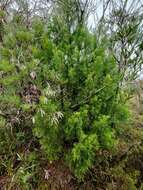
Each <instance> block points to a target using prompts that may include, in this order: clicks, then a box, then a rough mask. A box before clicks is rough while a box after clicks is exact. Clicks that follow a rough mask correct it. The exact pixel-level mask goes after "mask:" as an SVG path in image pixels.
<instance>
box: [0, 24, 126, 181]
mask: <svg viewBox="0 0 143 190" xmlns="http://www.w3.org/2000/svg"><path fill="white" fill-rule="evenodd" d="M52 22H53V23H50V24H49V25H48V26H47V27H45V26H44V25H43V24H42V22H40V23H39V21H37V23H36V22H33V25H32V27H31V29H27V28H26V27H25V26H20V27H17V29H16V30H15V27H16V26H17V24H16V23H14V24H13V26H11V27H5V32H6V33H5V35H4V38H3V39H4V40H3V45H2V47H1V53H0V57H1V61H0V71H1V76H2V77H1V79H0V84H1V86H2V91H1V97H0V106H1V108H2V113H1V115H3V116H4V117H5V118H6V121H7V122H8V123H10V125H12V126H13V125H14V126H16V127H18V130H19V127H22V130H24V131H25V130H26V128H29V130H30V136H31V137H32V138H33V135H32V134H31V129H32V130H33V133H34V135H35V136H36V137H38V139H39V142H40V144H41V146H42V148H43V149H44V151H45V153H46V155H47V159H48V160H50V161H53V160H56V159H60V158H63V159H65V160H66V162H67V164H68V165H69V166H70V167H71V169H72V171H73V172H74V174H75V175H76V176H77V177H78V178H83V177H84V174H86V172H87V171H88V170H89V168H91V167H92V166H93V164H94V163H95V162H96V159H95V157H96V152H97V151H100V150H104V149H105V150H114V148H115V146H116V144H117V143H118V136H117V132H118V126H119V125H120V124H121V123H122V124H123V123H125V122H126V120H127V118H128V114H127V109H126V106H125V105H124V101H122V98H121V96H120V89H119V86H120V75H119V73H118V68H117V65H116V62H115V60H114V58H113V56H112V55H111V54H110V53H109V52H108V51H107V49H108V44H107V43H106V42H107V41H108V40H106V41H104V40H103V41H102V42H100V43H99V42H98V43H97V41H96V37H95V35H94V34H92V33H90V31H89V30H88V29H87V28H86V27H84V26H79V27H77V28H76V30H75V31H74V32H73V33H71V32H69V31H68V30H67V29H66V26H65V25H64V24H63V27H61V31H60V35H59V31H58V28H56V27H57V25H56V24H55V25H54V21H52ZM39 24H40V25H39ZM9 30H11V32H9V33H7V32H8V31H9ZM9 115H11V117H10V118H9V117H8V116H9ZM27 118H28V119H27ZM32 121H33V122H32ZM2 122H3V119H2V120H1V123H2ZM29 138H30V137H29Z"/></svg>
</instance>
